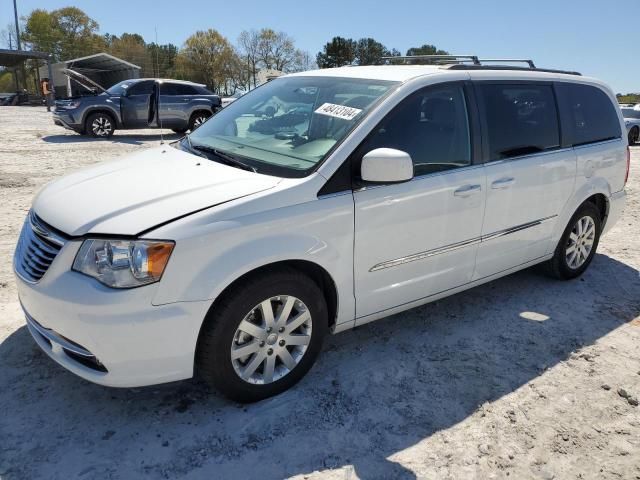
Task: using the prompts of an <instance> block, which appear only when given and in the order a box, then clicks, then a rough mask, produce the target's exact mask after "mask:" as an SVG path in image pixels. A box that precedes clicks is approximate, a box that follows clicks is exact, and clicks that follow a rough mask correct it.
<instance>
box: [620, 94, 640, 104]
mask: <svg viewBox="0 0 640 480" xmlns="http://www.w3.org/2000/svg"><path fill="white" fill-rule="evenodd" d="M616 98H617V99H618V103H640V93H626V94H624V95H623V94H621V93H617V94H616Z"/></svg>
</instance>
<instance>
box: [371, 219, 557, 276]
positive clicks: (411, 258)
mask: <svg viewBox="0 0 640 480" xmlns="http://www.w3.org/2000/svg"><path fill="white" fill-rule="evenodd" d="M555 217H557V215H551V216H549V217H544V218H540V219H538V220H534V221H532V222H527V223H522V224H520V225H516V226H513V227H509V228H505V229H504V230H499V231H497V232H493V233H489V234H487V235H482V236H480V237H475V238H470V239H469V240H464V241H462V242H457V243H452V244H450V245H445V246H443V247H438V248H434V249H432V250H425V251H424V252H418V253H414V254H412V255H407V256H406V257H400V258H395V259H393V260H387V261H385V262H381V263H378V264H376V265H374V266H373V267H371V268H370V269H369V271H370V272H376V271H378V270H384V269H385V268H391V267H397V266H398V265H404V264H405V263H411V262H416V261H418V260H424V259H425V258H429V257H433V256H435V255H441V254H443V253H449V252H451V251H454V250H458V249H460V248H464V247H468V246H470V245H474V244H477V243H482V242H488V241H490V240H493V239H496V238H499V237H504V236H505V235H509V234H512V233H516V232H520V231H522V230H526V229H527V228H531V227H536V226H538V225H540V224H542V223H543V222H546V221H547V220H551V219H552V218H555Z"/></svg>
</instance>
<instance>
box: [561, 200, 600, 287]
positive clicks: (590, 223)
mask: <svg viewBox="0 0 640 480" xmlns="http://www.w3.org/2000/svg"><path fill="white" fill-rule="evenodd" d="M601 228H602V221H601V219H600V211H599V210H598V208H596V206H595V205H594V204H593V203H590V202H587V203H585V204H583V205H582V206H581V207H580V208H579V209H578V211H577V212H576V213H575V214H574V215H573V217H571V220H570V221H569V224H568V225H567V228H566V229H565V231H564V233H563V234H562V237H561V238H560V241H559V242H558V245H557V247H556V250H555V253H554V255H553V258H552V259H551V260H550V267H551V272H552V274H553V275H554V276H555V277H556V278H559V279H561V280H569V279H572V278H576V277H579V276H580V275H582V274H583V273H584V271H585V270H586V269H587V268H588V267H589V264H590V263H591V261H592V260H593V257H594V256H595V254H596V248H598V242H599V240H600V233H601Z"/></svg>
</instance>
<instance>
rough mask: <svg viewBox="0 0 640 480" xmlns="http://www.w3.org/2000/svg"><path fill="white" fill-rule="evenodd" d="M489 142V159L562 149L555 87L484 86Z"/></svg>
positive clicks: (483, 99)
mask: <svg viewBox="0 0 640 480" xmlns="http://www.w3.org/2000/svg"><path fill="white" fill-rule="evenodd" d="M479 93H480V97H481V100H482V103H483V104H484V112H485V124H486V129H487V136H488V140H489V160H500V159H504V158H510V157H517V156H521V155H528V154H532V153H538V152H543V151H545V150H552V149H555V148H558V147H559V146H560V132H559V126H558V112H557V109H556V103H555V97H554V95H553V88H552V87H551V86H550V85H534V84H524V85H519V84H480V85H479Z"/></svg>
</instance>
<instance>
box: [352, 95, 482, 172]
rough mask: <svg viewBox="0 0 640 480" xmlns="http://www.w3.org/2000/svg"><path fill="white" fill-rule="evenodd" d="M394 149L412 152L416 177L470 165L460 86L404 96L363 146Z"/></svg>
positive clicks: (366, 147)
mask: <svg viewBox="0 0 640 480" xmlns="http://www.w3.org/2000/svg"><path fill="white" fill-rule="evenodd" d="M376 148H395V149H397V150H402V151H405V152H407V153H408V154H409V155H411V158H412V160H413V165H414V174H415V175H416V176H419V175H425V174H427V173H433V172H439V171H442V170H448V169H451V168H457V167H464V166H466V165H470V164H471V142H470V136H469V120H468V115H467V105H466V101H465V95H464V91H463V89H462V86H460V85H446V86H437V87H428V88H426V89H423V90H421V91H419V92H417V93H414V94H412V95H411V96H409V97H408V98H406V99H404V100H403V101H402V102H400V104H399V105H398V106H397V107H395V108H394V109H393V110H392V111H391V112H390V113H389V114H388V115H387V116H386V117H385V118H384V119H383V120H382V122H380V123H379V124H378V125H377V126H376V127H375V129H374V130H373V132H372V133H371V134H370V135H369V137H368V138H367V139H366V140H365V141H364V143H363V145H362V146H361V148H360V151H361V152H362V153H363V154H366V153H367V152H370V151H371V150H375V149H376Z"/></svg>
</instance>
